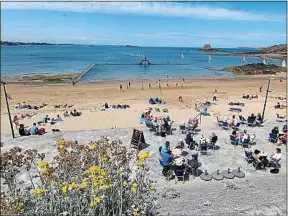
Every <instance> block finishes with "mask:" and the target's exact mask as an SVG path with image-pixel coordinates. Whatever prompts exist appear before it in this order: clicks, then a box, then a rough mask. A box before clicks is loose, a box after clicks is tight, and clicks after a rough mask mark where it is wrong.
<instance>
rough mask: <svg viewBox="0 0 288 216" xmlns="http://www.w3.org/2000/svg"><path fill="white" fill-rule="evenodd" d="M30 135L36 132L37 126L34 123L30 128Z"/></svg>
mask: <svg viewBox="0 0 288 216" xmlns="http://www.w3.org/2000/svg"><path fill="white" fill-rule="evenodd" d="M30 133H31V135H37V134H38V127H37V126H36V123H33V126H32V127H31V128H30Z"/></svg>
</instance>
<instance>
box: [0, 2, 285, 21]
mask: <svg viewBox="0 0 288 216" xmlns="http://www.w3.org/2000/svg"><path fill="white" fill-rule="evenodd" d="M1 6H2V9H33V10H36V9H42V10H57V11H74V12H101V13H113V14H115V13H120V14H123V13H125V14H127V13H128V14H141V15H152V16H172V17H193V18H200V19H216V20H238V21H275V22H285V20H286V18H285V16H278V15H275V14H274V15H273V14H260V13H252V12H247V11H241V10H232V9H228V8H221V7H212V6H208V5H204V4H203V5H199V4H198V5H191V4H190V3H188V2H187V3H175V2H174V3H169V2H125V3H124V2H110V3H108V2H2V4H1Z"/></svg>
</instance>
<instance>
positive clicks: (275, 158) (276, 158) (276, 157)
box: [270, 148, 282, 162]
mask: <svg viewBox="0 0 288 216" xmlns="http://www.w3.org/2000/svg"><path fill="white" fill-rule="evenodd" d="M281 158H282V154H281V149H280V148H276V153H273V154H272V155H271V156H270V159H271V160H272V161H274V162H275V161H279V160H281Z"/></svg>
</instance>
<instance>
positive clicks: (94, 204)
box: [89, 197, 101, 207]
mask: <svg viewBox="0 0 288 216" xmlns="http://www.w3.org/2000/svg"><path fill="white" fill-rule="evenodd" d="M100 201H101V199H100V197H95V198H94V200H93V201H91V202H90V204H89V206H90V207H94V206H96V205H97V204H98V203H99V202H100Z"/></svg>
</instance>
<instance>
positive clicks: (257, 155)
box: [252, 149, 264, 169]
mask: <svg viewBox="0 0 288 216" xmlns="http://www.w3.org/2000/svg"><path fill="white" fill-rule="evenodd" d="M260 153H261V151H259V150H258V149H255V150H254V152H253V154H252V157H253V159H254V161H255V162H254V163H253V165H254V166H255V168H256V169H261V168H264V165H263V164H262V162H261V160H260V156H261V154H260Z"/></svg>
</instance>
